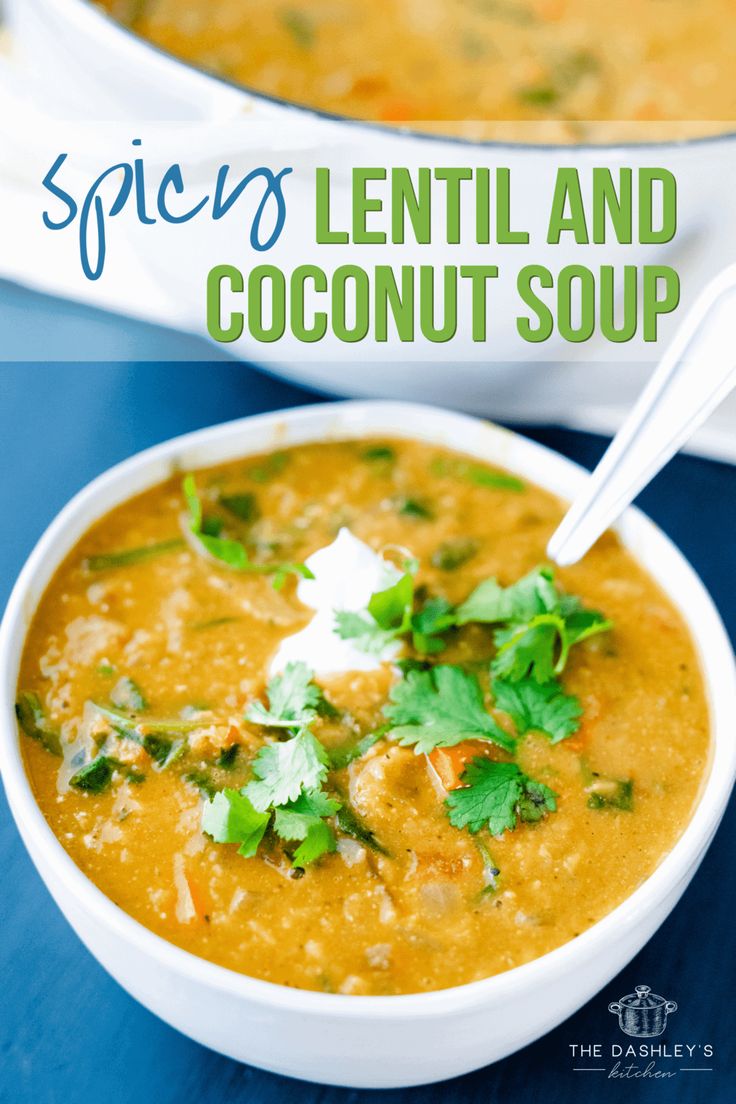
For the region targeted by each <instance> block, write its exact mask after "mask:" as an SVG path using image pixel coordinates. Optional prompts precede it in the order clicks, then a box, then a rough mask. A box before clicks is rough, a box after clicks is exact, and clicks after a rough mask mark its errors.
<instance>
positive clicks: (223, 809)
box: [202, 789, 270, 859]
mask: <svg viewBox="0 0 736 1104" xmlns="http://www.w3.org/2000/svg"><path fill="white" fill-rule="evenodd" d="M269 820H270V814H269V813H265V812H258V810H257V809H254V807H253V805H252V804H251V803H250V801H249V800H248V798H247V797H246V795H245V794H244V793H242V792H241V791H239V790H228V789H225V790H221V791H220V792H219V793H216V794H214V796H213V797H211V798H210V799H209V800H208V801H205V803H204V808H203V810H202V831H203V832H206V833H207V835H208V836H211V837H212V839H213V840H214V841H215V843H239V844H240V847H239V848H238V854H239V855H243V856H244V857H245V858H246V859H250V858H252V857H253V855H255V853H256V851H257V850H258V845H259V844H260V842H261V840H262V839H263V836H264V834H265V831H266V828H267V827H268V822H269Z"/></svg>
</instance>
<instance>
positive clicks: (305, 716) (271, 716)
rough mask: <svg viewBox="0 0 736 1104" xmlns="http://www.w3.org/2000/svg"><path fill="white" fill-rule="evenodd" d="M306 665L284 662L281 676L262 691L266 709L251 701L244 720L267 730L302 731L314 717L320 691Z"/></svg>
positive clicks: (260, 704) (318, 703) (260, 703)
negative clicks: (288, 729)
mask: <svg viewBox="0 0 736 1104" xmlns="http://www.w3.org/2000/svg"><path fill="white" fill-rule="evenodd" d="M312 680H313V674H312V672H311V671H310V669H309V668H308V667H307V665H306V663H301V662H298V663H287V665H286V667H285V668H284V671H283V674H281V675H276V676H275V677H274V678H272V679H271V680H270V682H269V684H268V686H267V688H266V692H267V694H268V709H266V707H265V706H264V705H263V703H262V702H259V701H255V702H251V704H250V705H249V706H248V708H247V709H246V711H245V719H246V720H247V721H252V722H253V723H254V724H260V725H266V726H267V727H269V728H302V727H303V726H304V725H307V724H309V723H310V721H313V720H314V718H315V717H316V716H317V710H318V709H319V706H320V703H321V701H322V691H321V690H320V688H319V686H317V684H316V683H315V682H313V681H312Z"/></svg>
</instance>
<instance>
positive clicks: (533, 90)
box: [516, 84, 560, 107]
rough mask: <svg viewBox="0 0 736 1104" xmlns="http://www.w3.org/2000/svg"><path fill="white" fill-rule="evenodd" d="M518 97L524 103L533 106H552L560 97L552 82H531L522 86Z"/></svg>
mask: <svg viewBox="0 0 736 1104" xmlns="http://www.w3.org/2000/svg"><path fill="white" fill-rule="evenodd" d="M516 95H517V98H518V99H519V100H521V102H522V103H525V104H529V105H530V106H531V107H551V106H552V105H553V104H556V103H557V101H558V99H559V96H560V94H559V92H558V91H557V89H556V88H553V87H552V85H550V84H530V85H528V86H527V87H526V88H520V89H519V90H518V91H517V93H516Z"/></svg>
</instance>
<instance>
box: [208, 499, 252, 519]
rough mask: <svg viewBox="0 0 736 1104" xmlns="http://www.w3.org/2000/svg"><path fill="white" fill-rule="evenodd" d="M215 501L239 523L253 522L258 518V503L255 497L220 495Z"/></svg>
mask: <svg viewBox="0 0 736 1104" xmlns="http://www.w3.org/2000/svg"><path fill="white" fill-rule="evenodd" d="M217 501H218V502H219V503H220V505H221V506H224V508H225V509H226V510H228V511H229V513H231V514H232V515H233V517H236V518H238V519H239V520H240V521H255V520H256V518H257V517H258V503H257V502H256V496H255V495H252V494H231V495H220V497H219V498H218V500H217Z"/></svg>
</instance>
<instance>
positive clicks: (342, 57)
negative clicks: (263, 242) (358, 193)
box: [100, 0, 736, 140]
mask: <svg viewBox="0 0 736 1104" xmlns="http://www.w3.org/2000/svg"><path fill="white" fill-rule="evenodd" d="M100 3H101V6H102V7H104V8H105V9H106V10H107V11H109V12H110V13H111V14H112V15H113V16H114V17H115V18H117V19H118V20H120V21H121V22H123V23H125V24H127V25H128V26H130V27H131V28H132V29H133V30H134V31H136V32H137V33H139V34H141V35H142V36H143V37H145V38H147V39H149V40H150V41H151V42H153V43H155V44H156V45H158V46H160V47H162V48H163V49H165V50H167V51H169V52H171V53H173V54H175V55H177V56H179V57H181V58H183V59H184V60H186V61H188V62H191V63H193V64H194V65H196V66H199V67H202V68H204V69H208V70H210V71H212V72H215V73H217V74H220V75H222V76H225V77H227V78H229V79H231V80H233V81H235V82H238V83H241V84H243V85H246V86H248V87H250V88H252V89H254V90H256V91H259V92H264V93H267V94H268V95H271V96H276V97H279V98H283V99H286V100H289V101H292V102H295V103H299V104H304V105H307V106H310V107H315V108H320V109H322V110H326V111H329V112H335V113H337V114H341V115H347V116H350V117H354V118H358V119H370V120H374V121H381V122H387V123H397V122H420V121H422V120H426V121H428V120H433V121H443V120H444V121H445V122H452V121H463V120H476V121H483V120H502V121H503V120H519V121H537V120H559V119H564V120H603V121H606V120H607V121H614V122H618V121H624V120H636V121H644V122H646V121H654V122H658V121H666V120H670V121H675V122H682V121H687V120H695V121H698V122H700V121H702V120H722V121H732V120H733V119H734V118H736V78H735V76H734V66H733V55H734V49H735V44H736V32H735V31H734V21H733V5H732V0H701V2H700V3H698V4H693V3H692V2H691V0H619V2H618V3H615V4H611V3H607V2H605V0H431V2H428V0H421V2H420V3H417V2H416V0H374V3H372V4H361V3H357V2H356V0H341V2H339V3H338V2H336V0H309V3H307V2H305V0H251V2H250V3H245V2H243V0H185V2H182V0H100ZM445 129H447V128H445ZM449 129H450V130H452V129H453V128H452V127H451V128H449ZM522 137H523V135H522ZM546 138H547V139H549V133H547V135H546ZM570 138H574V134H571V135H569V136H568V140H570ZM551 140H554V139H551ZM559 140H564V136H563V135H560V136H559Z"/></svg>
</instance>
